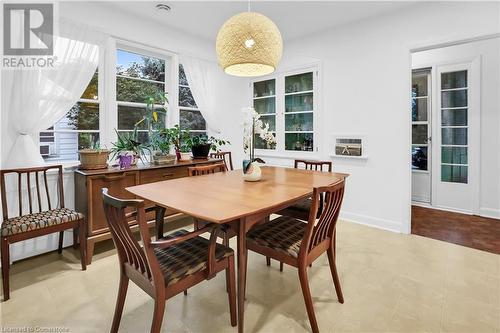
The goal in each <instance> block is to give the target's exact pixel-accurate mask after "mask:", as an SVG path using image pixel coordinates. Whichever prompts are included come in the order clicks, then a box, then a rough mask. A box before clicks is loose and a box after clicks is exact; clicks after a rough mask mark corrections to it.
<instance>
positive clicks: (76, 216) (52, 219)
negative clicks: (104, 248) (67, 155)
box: [0, 165, 87, 301]
mask: <svg viewBox="0 0 500 333" xmlns="http://www.w3.org/2000/svg"><path fill="white" fill-rule="evenodd" d="M62 170H63V169H62V166H61V165H54V166H46V167H37V168H23V169H4V170H0V188H1V190H0V192H1V197H2V212H3V222H2V226H1V241H0V242H1V245H0V248H1V257H2V280H3V295H4V296H3V297H4V301H6V300H8V299H9V298H10V288H9V269H10V244H13V243H16V242H20V241H24V240H27V239H31V238H35V237H40V236H45V235H49V234H52V233H56V232H59V243H58V248H57V252H58V253H62V249H63V240H64V231H65V230H68V229H73V247H77V239H78V238H80V261H81V265H82V270H86V269H87V265H86V261H85V258H86V256H85V251H86V248H87V245H86V241H87V237H86V232H87V230H86V223H85V217H84V216H83V214H81V213H78V212H76V211H74V210H72V209H69V208H66V207H64V188H63V171H62ZM53 171H56V172H57V174H56V175H57V191H56V193H57V197H58V203H59V204H58V205H55V206H54V208H53V205H52V202H51V196H50V193H51V189H49V180H48V178H49V177H51V176H52V174H51V173H52V172H53ZM47 173H49V175H47ZM7 175H9V176H13V177H12V178H11V180H12V184H13V186H14V184H15V183H17V200H18V208H19V210H18V216H16V217H9V205H8V204H7V188H6V180H7V177H6V176H7ZM15 175H17V181H16V179H15V178H16V177H15ZM23 178H24V179H25V181H23ZM40 178H41V179H40ZM33 182H34V183H33ZM41 185H42V186H43V187H42V186H41ZM35 189H36V191H35ZM9 192H10V189H9ZM13 192H14V193H15V190H14V191H13ZM35 194H36V196H35ZM35 199H36V201H35ZM26 200H27V201H28V205H26V206H23V202H24V203H26ZM35 203H36V204H35ZM36 208H38V209H36ZM28 212H29V213H28ZM78 235H79V237H78Z"/></svg>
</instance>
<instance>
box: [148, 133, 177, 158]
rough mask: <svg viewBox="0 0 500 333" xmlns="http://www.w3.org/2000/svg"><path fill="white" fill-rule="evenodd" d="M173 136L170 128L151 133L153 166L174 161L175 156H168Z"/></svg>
mask: <svg viewBox="0 0 500 333" xmlns="http://www.w3.org/2000/svg"><path fill="white" fill-rule="evenodd" d="M172 141H173V134H172V130H171V129H170V128H163V129H160V130H158V131H155V132H152V133H151V143H150V147H151V149H152V155H151V158H152V162H153V163H154V164H167V163H171V162H173V161H175V155H170V150H171V148H172Z"/></svg>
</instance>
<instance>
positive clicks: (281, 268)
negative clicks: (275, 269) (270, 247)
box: [280, 261, 283, 272]
mask: <svg viewBox="0 0 500 333" xmlns="http://www.w3.org/2000/svg"><path fill="white" fill-rule="evenodd" d="M280 272H283V263H282V262H281V261H280Z"/></svg>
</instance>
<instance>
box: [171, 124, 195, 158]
mask: <svg viewBox="0 0 500 333" xmlns="http://www.w3.org/2000/svg"><path fill="white" fill-rule="evenodd" d="M169 131H170V135H171V138H172V144H173V145H174V148H175V154H176V155H177V159H178V160H180V159H181V151H182V147H183V144H184V145H185V143H186V142H187V141H188V140H189V132H188V131H186V130H181V128H180V127H179V125H175V126H174V127H172V128H169ZM184 149H188V151H189V150H190V149H191V147H187V148H184Z"/></svg>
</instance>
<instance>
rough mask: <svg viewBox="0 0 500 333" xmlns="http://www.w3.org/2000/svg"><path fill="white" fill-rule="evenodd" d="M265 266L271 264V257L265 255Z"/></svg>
mask: <svg viewBox="0 0 500 333" xmlns="http://www.w3.org/2000/svg"><path fill="white" fill-rule="evenodd" d="M266 266H271V258H269V257H266Z"/></svg>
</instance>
